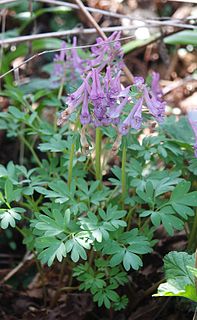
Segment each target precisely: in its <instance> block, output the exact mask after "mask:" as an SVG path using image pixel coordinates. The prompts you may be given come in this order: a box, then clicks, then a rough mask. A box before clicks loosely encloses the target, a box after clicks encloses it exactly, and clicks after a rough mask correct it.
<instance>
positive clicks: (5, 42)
mask: <svg viewBox="0 0 197 320" xmlns="http://www.w3.org/2000/svg"><path fill="white" fill-rule="evenodd" d="M144 27H147V28H149V27H150V26H149V25H143V26H127V27H126V26H115V27H106V28H101V30H102V31H104V32H114V31H123V30H135V29H138V28H144ZM154 27H155V28H157V26H151V28H154ZM95 32H97V31H96V29H95V28H88V29H83V28H75V29H72V30H66V31H57V32H46V33H38V34H33V35H27V36H20V37H15V38H10V39H5V40H0V45H8V44H13V43H14V44H16V43H20V42H26V41H32V40H38V39H43V38H44V39H45V38H55V37H65V36H70V35H75V34H93V33H95ZM131 38H135V36H128V37H124V38H122V39H121V40H126V39H131ZM97 46H98V45H97ZM88 47H91V45H89V46H88Z"/></svg>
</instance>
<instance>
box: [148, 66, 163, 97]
mask: <svg viewBox="0 0 197 320" xmlns="http://www.w3.org/2000/svg"><path fill="white" fill-rule="evenodd" d="M159 79H160V75H159V73H157V72H154V71H153V72H152V83H151V91H152V93H153V95H154V96H155V97H157V99H158V100H161V99H162V90H161V87H160V85H159Z"/></svg>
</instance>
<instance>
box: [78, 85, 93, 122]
mask: <svg viewBox="0 0 197 320" xmlns="http://www.w3.org/2000/svg"><path fill="white" fill-rule="evenodd" d="M84 83H85V89H84V96H83V104H82V109H81V115H80V121H81V124H82V125H85V124H88V123H90V121H91V116H90V113H89V109H88V90H87V84H86V80H84Z"/></svg>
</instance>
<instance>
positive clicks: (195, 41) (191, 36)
mask: <svg viewBox="0 0 197 320" xmlns="http://www.w3.org/2000/svg"><path fill="white" fill-rule="evenodd" d="M164 42H165V43H166V44H173V45H176V44H182V45H187V44H191V45H194V46H197V31H196V30H184V31H180V32H178V33H176V34H173V35H171V36H168V37H165V38H164Z"/></svg>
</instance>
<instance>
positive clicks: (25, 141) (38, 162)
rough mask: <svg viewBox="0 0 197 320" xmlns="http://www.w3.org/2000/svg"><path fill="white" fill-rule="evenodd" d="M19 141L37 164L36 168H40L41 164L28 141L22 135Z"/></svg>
mask: <svg viewBox="0 0 197 320" xmlns="http://www.w3.org/2000/svg"><path fill="white" fill-rule="evenodd" d="M20 139H21V141H22V142H23V143H24V144H25V145H26V147H27V148H28V149H29V150H30V151H31V153H32V155H33V157H34V160H35V162H36V163H37V164H38V166H39V167H42V162H41V161H40V159H39V158H38V156H37V154H36V153H35V151H34V149H33V148H32V146H31V144H30V143H29V141H28V140H26V139H25V138H24V136H23V135H20Z"/></svg>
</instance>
